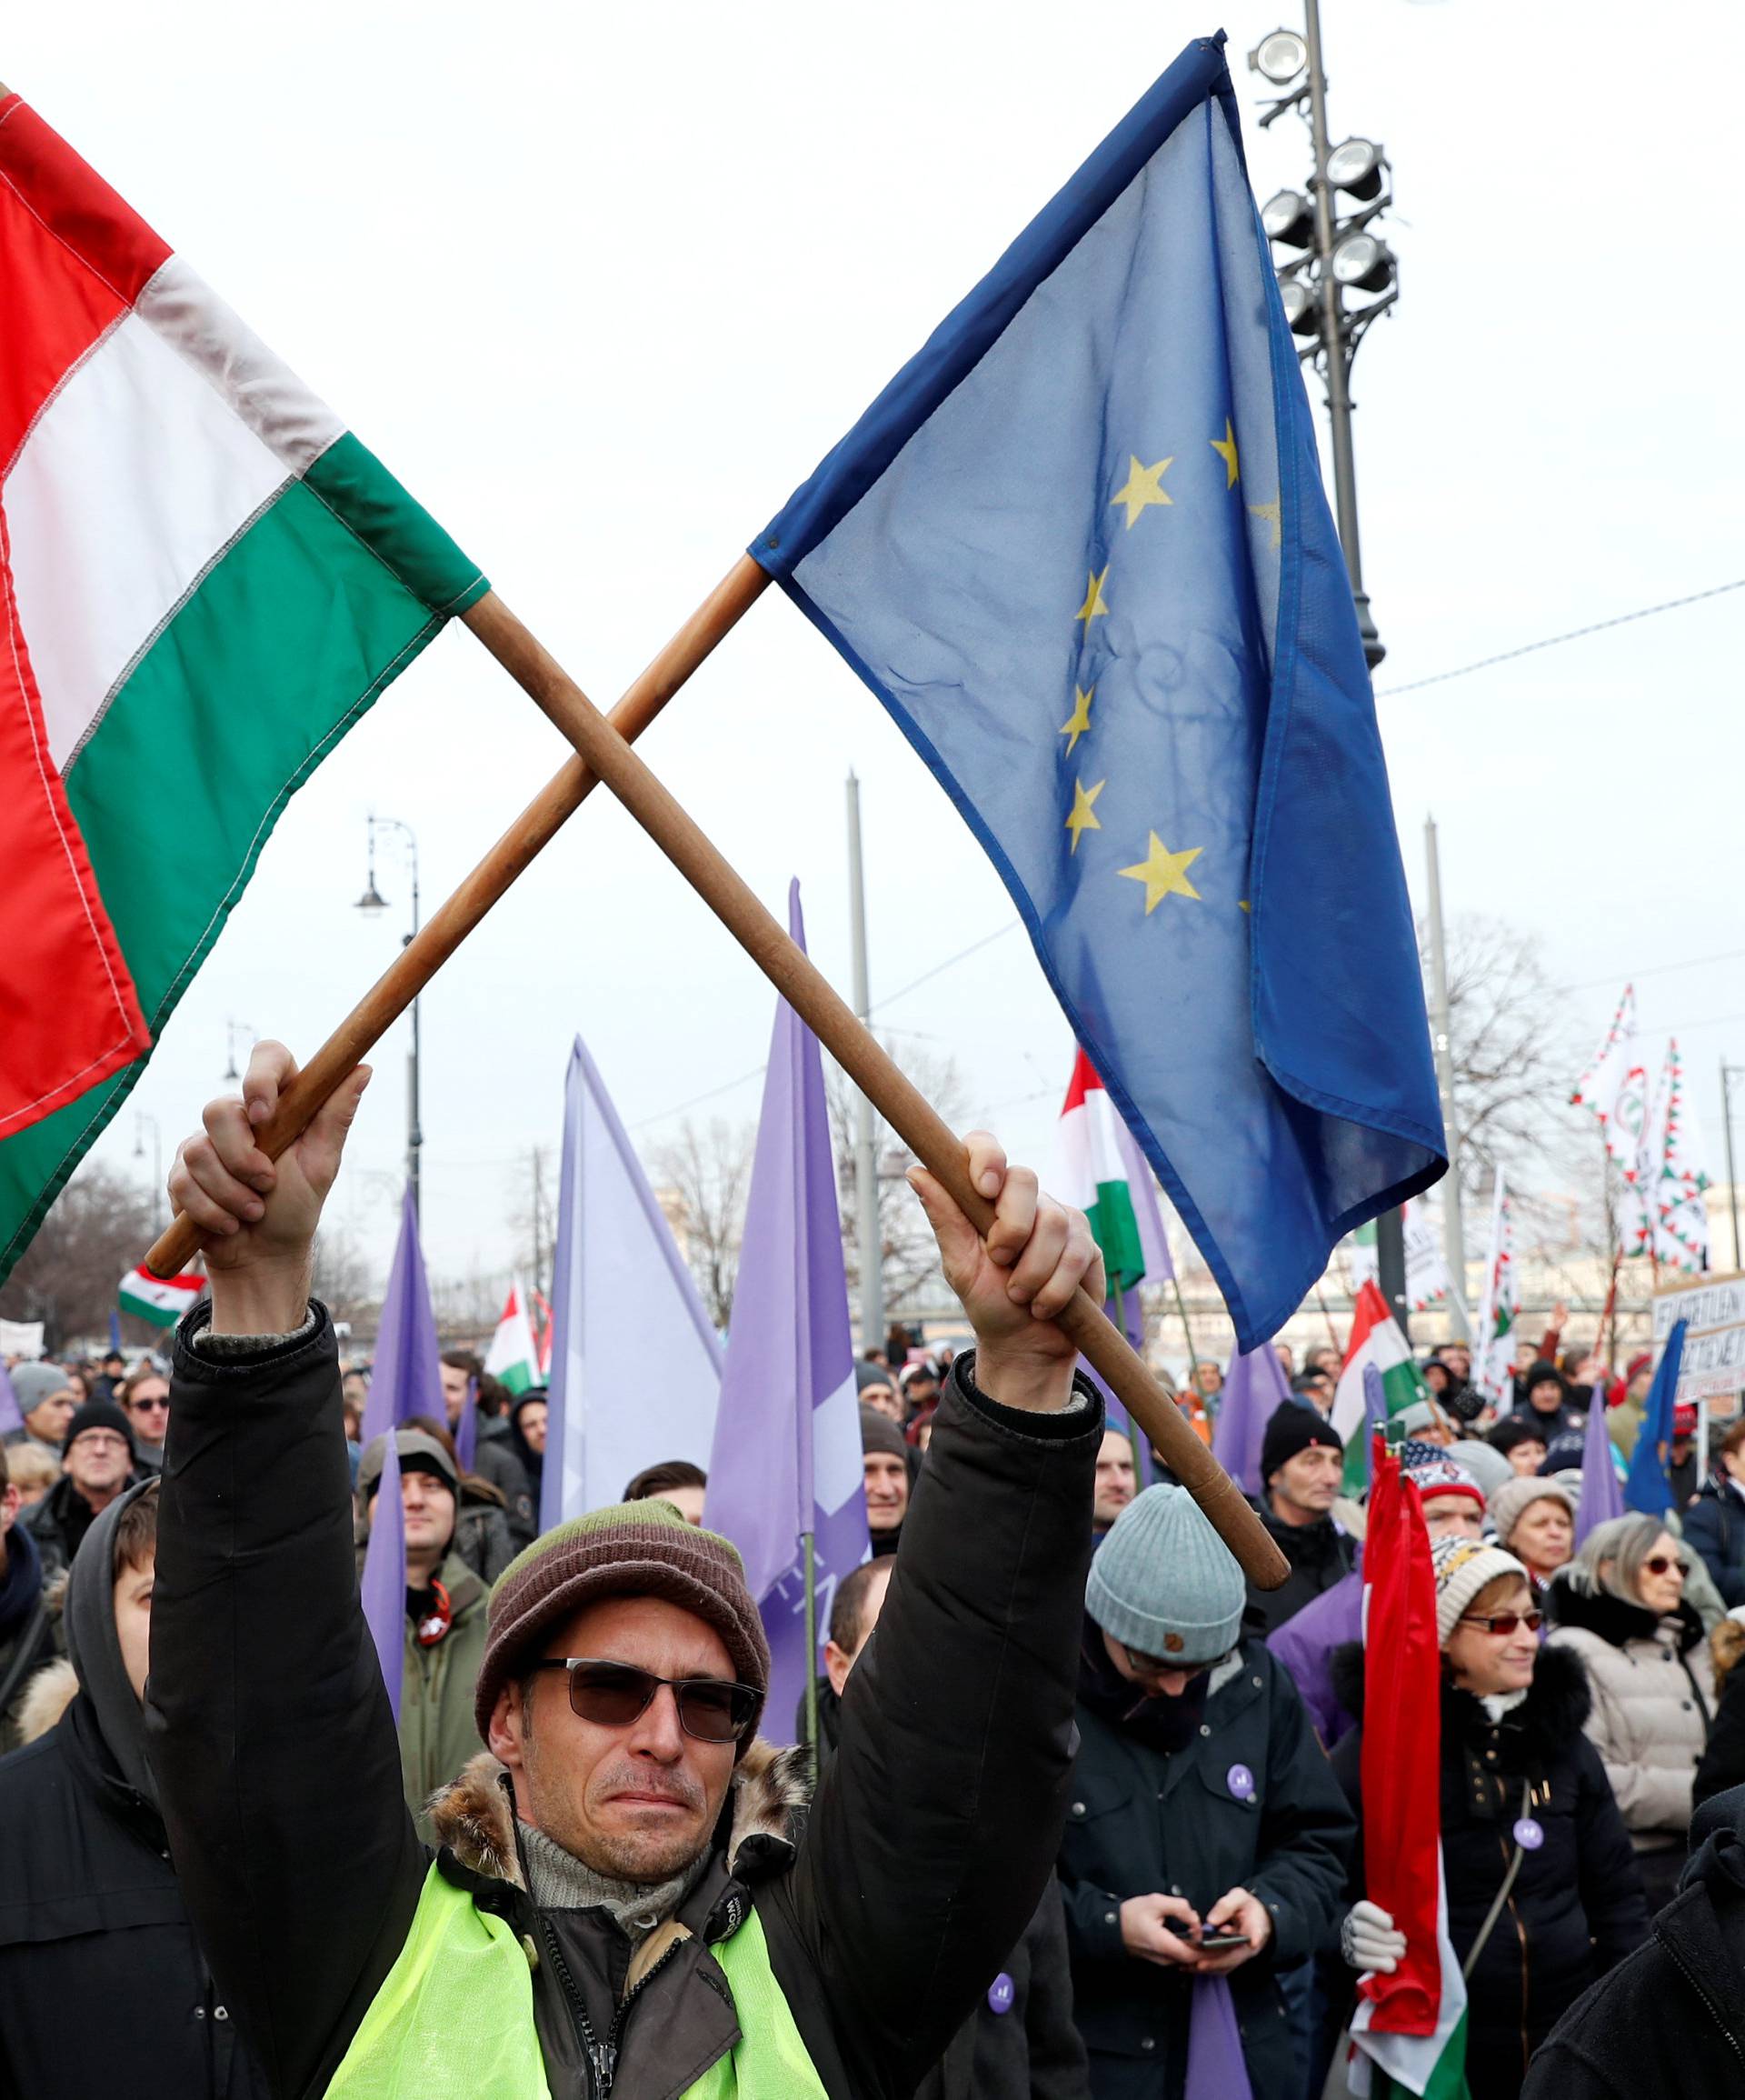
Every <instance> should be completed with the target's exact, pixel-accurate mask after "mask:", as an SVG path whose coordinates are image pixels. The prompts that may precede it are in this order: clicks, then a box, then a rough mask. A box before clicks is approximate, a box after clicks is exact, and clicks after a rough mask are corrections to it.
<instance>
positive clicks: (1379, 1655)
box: [1349, 1437, 1480, 2100]
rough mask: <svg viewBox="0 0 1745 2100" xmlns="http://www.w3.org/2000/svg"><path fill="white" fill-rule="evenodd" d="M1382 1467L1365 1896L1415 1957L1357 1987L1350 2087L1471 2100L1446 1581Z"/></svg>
mask: <svg viewBox="0 0 1745 2100" xmlns="http://www.w3.org/2000/svg"><path fill="white" fill-rule="evenodd" d="M1375 1457H1376V1468H1375V1490H1374V1493H1373V1494H1372V1495H1371V1497H1370V1525H1369V1532H1368V1535H1367V1537H1366V1539H1365V1542H1364V1547H1363V1578H1364V1596H1363V1646H1364V1668H1365V1675H1366V1692H1365V1696H1364V1703H1363V1705H1364V1723H1363V1750H1362V1787H1363V1857H1364V1863H1365V1867H1364V1871H1365V1876H1366V1885H1365V1888H1364V1894H1365V1895H1367V1896H1368V1897H1369V1899H1370V1901H1371V1903H1373V1904H1377V1905H1380V1906H1381V1909H1383V1910H1384V1911H1386V1912H1388V1914H1389V1915H1391V1917H1392V1919H1393V1922H1394V1925H1395V1926H1396V1928H1397V1929H1398V1930H1399V1931H1401V1932H1402V1933H1404V1934H1405V1935H1406V1951H1405V1954H1404V1955H1403V1956H1402V1957H1401V1961H1400V1963H1399V1965H1398V1966H1397V1967H1396V1968H1395V1970H1394V1972H1393V1974H1392V1975H1366V1976H1364V1977H1363V1978H1362V1979H1361V1982H1360V1983H1359V1985H1358V1996H1359V2000H1360V2003H1359V2005H1358V2010H1357V2012H1356V2014H1355V2015H1354V2016H1353V2018H1352V2020H1351V2039H1352V2042H1353V2043H1354V2045H1355V2049H1356V2054H1355V2055H1354V2060H1353V2064H1352V2066H1351V2068H1352V2073H1353V2074H1354V2075H1351V2076H1350V2078H1349V2084H1350V2085H1351V2090H1352V2092H1354V2093H1362V2092H1365V2091H1368V2092H1370V2093H1371V2094H1373V2095H1376V2096H1377V2100H1382V2096H1387V2100H1392V2096H1393V2095H1404V2094H1407V2093H1415V2094H1421V2095H1424V2096H1425V2100H1461V2096H1463V2095H1465V2092H1466V1985H1465V1982H1464V1980H1463V1979H1462V1977H1461V1969H1460V1964H1459V1963H1458V1962H1457V1961H1456V1960H1455V1959H1454V1949H1453V1947H1452V1945H1451V1944H1450V1941H1449V1936H1448V1898H1447V1891H1446V1888H1445V1886H1444V1883H1443V1875H1442V1835H1441V1789H1440V1787H1439V1786H1438V1785H1437V1782H1436V1775H1437V1773H1438V1772H1439V1771H1440V1770H1441V1690H1440V1685H1441V1649H1440V1645H1439V1644H1438V1641H1437V1637H1436V1578H1435V1575H1434V1573H1433V1571H1432V1568H1431V1558H1430V1534H1429V1533H1428V1531H1427V1530H1426V1529H1425V1528H1424V1515H1423V1509H1422V1506H1421V1504H1420V1501H1419V1497H1418V1489H1417V1487H1416V1485H1414V1484H1413V1483H1412V1482H1411V1480H1409V1479H1407V1478H1406V1477H1405V1475H1403V1474H1402V1472H1401V1466H1400V1460H1399V1458H1398V1457H1397V1456H1391V1455H1388V1454H1386V1453H1384V1452H1383V1451H1382V1449H1381V1439H1380V1438H1379V1437H1378V1438H1377V1439H1376V1451H1375ZM1472 1550H1473V1551H1474V1552H1477V1551H1479V1550H1480V1549H1479V1547H1478V1545H1476V1543H1475V1544H1474V1545H1473V1548H1472ZM1366 2072H1367V2073H1368V2080H1367V2083H1366V2081H1365V2078H1364V2075H1363V2074H1364V2073H1366Z"/></svg>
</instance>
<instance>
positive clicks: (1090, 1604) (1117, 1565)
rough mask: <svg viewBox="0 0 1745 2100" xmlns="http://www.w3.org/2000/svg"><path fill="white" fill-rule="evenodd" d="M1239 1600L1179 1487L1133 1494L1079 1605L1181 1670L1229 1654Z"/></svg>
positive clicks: (1215, 1541)
mask: <svg viewBox="0 0 1745 2100" xmlns="http://www.w3.org/2000/svg"><path fill="white" fill-rule="evenodd" d="M1281 1412H1282V1410H1281ZM1247 1597H1248V1585H1247V1584H1246V1583H1245V1582H1244V1580H1243V1577H1242V1571H1241V1568H1240V1567H1239V1566H1238V1565H1237V1563H1236V1560H1235V1558H1234V1556H1233V1555H1231V1551H1230V1548H1229V1547H1228V1546H1227V1545H1225V1544H1224V1542H1223V1541H1222V1539H1221V1538H1220V1537H1219V1535H1218V1534H1217V1533H1216V1532H1215V1531H1213V1529H1212V1525H1210V1523H1208V1521H1207V1520H1206V1517H1205V1516H1204V1515H1203V1514H1202V1510H1201V1508H1200V1505H1199V1504H1198V1503H1197V1502H1195V1500H1194V1499H1193V1497H1192V1495H1190V1494H1189V1493H1188V1491H1187V1489H1186V1488H1185V1487H1148V1488H1147V1489H1146V1490H1145V1492H1144V1493H1143V1494H1142V1495H1136V1496H1135V1497H1134V1499H1133V1500H1132V1502H1130V1503H1129V1504H1128V1505H1127V1506H1126V1508H1125V1509H1123V1510H1122V1513H1121V1515H1119V1516H1118V1517H1117V1518H1116V1519H1115V1522H1114V1525H1113V1526H1112V1529H1111V1531H1110V1533H1109V1535H1108V1537H1107V1538H1105V1539H1104V1540H1103V1542H1102V1545H1100V1546H1099V1547H1098V1548H1097V1553H1096V1557H1095V1559H1094V1560H1092V1563H1091V1574H1090V1577H1089V1579H1088V1580H1087V1582H1086V1583H1085V1585H1084V1607H1085V1609H1086V1611H1088V1612H1089V1613H1090V1615H1091V1616H1092V1618H1093V1619H1094V1620H1095V1621H1096V1623H1097V1624H1098V1625H1100V1626H1101V1627H1102V1630H1103V1631H1104V1633H1106V1634H1111V1635H1113V1636H1114V1638H1115V1639H1116V1640H1118V1641H1122V1642H1124V1643H1125V1644H1126V1645H1127V1646H1128V1647H1130V1648H1137V1649H1138V1650H1139V1652H1140V1653H1141V1654H1142V1655H1157V1656H1160V1657H1161V1658H1162V1660H1163V1661H1164V1662H1166V1663H1169V1664H1172V1665H1179V1666H1180V1667H1181V1668H1182V1669H1184V1670H1192V1669H1198V1668H1200V1667H1201V1666H1202V1665H1204V1664H1206V1663H1215V1662H1216V1661H1217V1660H1218V1658H1219V1657H1220V1656H1221V1655H1228V1654H1229V1653H1230V1651H1231V1648H1233V1647H1234V1646H1235V1645H1236V1637H1237V1635H1239V1634H1240V1633H1241V1625H1242V1606H1243V1605H1244V1604H1245V1603H1246V1601H1247Z"/></svg>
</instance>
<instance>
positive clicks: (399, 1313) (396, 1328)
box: [364, 1189, 446, 1444]
mask: <svg viewBox="0 0 1745 2100" xmlns="http://www.w3.org/2000/svg"><path fill="white" fill-rule="evenodd" d="M411 1415H432V1416H434V1419H435V1420H436V1421H438V1422H441V1421H444V1420H445V1419H446V1416H445V1413H444V1406H443V1360H442V1352H441V1351H440V1349H439V1348H438V1347H437V1345H436V1319H435V1315H434V1314H433V1313H432V1311H431V1309H430V1285H429V1284H428V1283H427V1282H426V1281H425V1278H424V1249H423V1248H422V1247H421V1246H420V1245H419V1244H418V1214H417V1212H416V1211H415V1210H414V1208H413V1203H412V1191H411V1190H410V1189H408V1190H407V1191H406V1193H405V1196H404V1199H403V1201H402V1204H401V1208H400V1237H399V1239H398V1241H397V1242H396V1243H395V1245H394V1265H393V1267H392V1268H390V1269H389V1271H388V1287H387V1291H386V1293H385V1295H384V1297H383V1300H382V1325H381V1328H380V1330H379V1332H378V1333H377V1335H376V1338H375V1361H374V1364H373V1365H372V1366H371V1369H370V1390H369V1396H368V1397H367V1398H366V1399H365V1401H364V1443H365V1444H367V1443H368V1442H369V1441H370V1439H371V1437H372V1436H379V1435H381V1434H382V1432H383V1431H384V1429H390V1428H392V1427H394V1425H395V1424H397V1423H401V1422H404V1421H405V1420H406V1419H407V1418H408V1417H409V1416H411Z"/></svg>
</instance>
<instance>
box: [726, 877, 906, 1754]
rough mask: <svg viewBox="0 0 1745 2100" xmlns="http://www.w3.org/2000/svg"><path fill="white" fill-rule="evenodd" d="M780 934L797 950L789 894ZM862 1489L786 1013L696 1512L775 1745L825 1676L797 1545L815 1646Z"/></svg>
mask: <svg viewBox="0 0 1745 2100" xmlns="http://www.w3.org/2000/svg"><path fill="white" fill-rule="evenodd" d="M788 925H789V930H790V931H791V932H792V933H793V937H794V939H795V940H796V941H798V942H799V943H800V945H801V946H802V947H804V945H805V929H804V925H803V921H802V919H801V915H800V885H799V884H798V883H797V882H796V883H794V884H793V885H791V887H790V889H789V892H788ZM704 1521H705V1522H706V1523H707V1524H708V1525H711V1526H712V1528H713V1529H714V1530H716V1531H720V1532H723V1533H725V1535H727V1536H728V1537H729V1538H730V1539H732V1540H733V1544H734V1545H736V1546H737V1547H738V1548H739V1550H740V1552H741V1553H742V1554H743V1555H744V1558H745V1575H746V1581H747V1584H748V1585H749V1587H750V1589H751V1593H752V1595H753V1596H754V1597H755V1598H756V1599H757V1600H758V1604H759V1606H760V1608H761V1609H762V1611H763V1625H764V1630H765V1632H766V1633H767V1634H768V1635H769V1637H770V1652H771V1655H772V1657H773V1670H772V1673H771V1677H770V1697H769V1705H768V1708H767V1711H766V1713H765V1715H764V1722H763V1726H764V1730H765V1733H766V1734H768V1735H770V1736H771V1737H772V1738H773V1740H775V1741H777V1742H787V1741H790V1740H791V1739H792V1735H793V1734H797V1733H798V1730H797V1728H796V1726H795V1715H796V1714H797V1712H798V1709H799V1706H800V1703H801V1700H802V1698H803V1695H804V1691H805V1686H806V1681H807V1679H808V1677H810V1676H811V1675H813V1674H814V1673H815V1672H816V1670H817V1667H818V1657H817V1655H816V1654H815V1653H813V1654H812V1655H808V1654H807V1652H806V1637H805V1582H804V1560H803V1552H802V1547H801V1540H802V1537H803V1535H804V1534H805V1533H807V1532H811V1533H812V1534H813V1541H814V1565H815V1569H816V1588H817V1607H816V1610H817V1625H818V1629H819V1631H820V1633H821V1634H822V1632H823V1628H824V1626H825V1625H827V1624H828V1621H829V1618H830V1605H831V1598H832V1596H833V1595H834V1592H835V1586H836V1584H837V1582H838V1581H839V1580H840V1579H841V1578H842V1577H843V1575H847V1574H848V1572H849V1570H850V1569H851V1568H854V1567H858V1566H859V1565H860V1564H861V1562H862V1561H863V1560H864V1559H865V1558H866V1555H867V1531H866V1495H865V1490H864V1487H863V1470H862V1465H861V1417H860V1408H859V1405H857V1402H856V1398H855V1390H854V1355H853V1343H852V1341H851V1339H850V1335H849V1325H848V1285H847V1281H846V1279H845V1277H844V1275H843V1231H842V1220H841V1215H840V1213H839V1212H838V1210H837V1206H836V1174H835V1165H834V1161H833V1157H832V1153H831V1143H830V1118H829V1115H828V1114H827V1113H826V1111H825V1105H824V1073H823V1061H822V1059H821V1058H820V1056H819V1054H818V1044H817V1040H816V1038H815V1037H814V1036H813V1034H812V1032H811V1030H810V1029H809V1028H807V1027H806V1025H805V1024H804V1023H803V1021H802V1020H801V1019H800V1017H799V1015H797V1014H795V1013H794V1012H793V1008H792V1007H790V1006H789V1005H788V1004H787V1003H786V1001H785V1000H784V1001H783V1002H782V1003H781V1004H780V1005H778V1006H777V1007H776V1010H775V1032H774V1035H773V1037H772V1038H771V1043H770V1064H769V1071H768V1075H767V1076H766V1077H765V1079H764V1082H763V1116H762V1120H761V1121H760V1123H759V1125H758V1131H757V1152H756V1155H755V1157H754V1159H753V1163H752V1185H751V1193H750V1196H749V1198H748V1200H747V1203H746V1206H745V1234H744V1242H743V1253H742V1255H741V1256H740V1263H739V1281H738V1284H737V1285H736V1287H735V1290H734V1294H733V1321H732V1324H731V1325H730V1327H729V1329H728V1335H727V1363H726V1367H725V1369H724V1370H723V1374H722V1381H721V1408H720V1412H719V1414H718V1415H716V1417H715V1440H714V1450H713V1455H711V1458H710V1462H709V1495H708V1502H707V1505H706V1507H705V1510H704Z"/></svg>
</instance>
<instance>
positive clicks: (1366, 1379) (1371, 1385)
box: [1363, 1364, 1388, 1479]
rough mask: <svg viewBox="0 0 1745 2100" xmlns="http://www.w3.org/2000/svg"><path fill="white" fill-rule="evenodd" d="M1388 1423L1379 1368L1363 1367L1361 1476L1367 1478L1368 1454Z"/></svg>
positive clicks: (1374, 1366)
mask: <svg viewBox="0 0 1745 2100" xmlns="http://www.w3.org/2000/svg"><path fill="white" fill-rule="evenodd" d="M1387 1422H1388V1389H1387V1387H1386V1386H1385V1385H1383V1384H1382V1383H1381V1367H1380V1366H1379V1365H1375V1364H1365V1365H1364V1366H1363V1445H1364V1449H1363V1475H1364V1478H1365V1479H1367V1478H1368V1477H1369V1471H1370V1453H1371V1450H1373V1448H1374V1445H1375V1435H1376V1432H1377V1430H1381V1432H1382V1433H1383V1434H1384V1435H1385V1433H1386V1430H1387Z"/></svg>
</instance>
